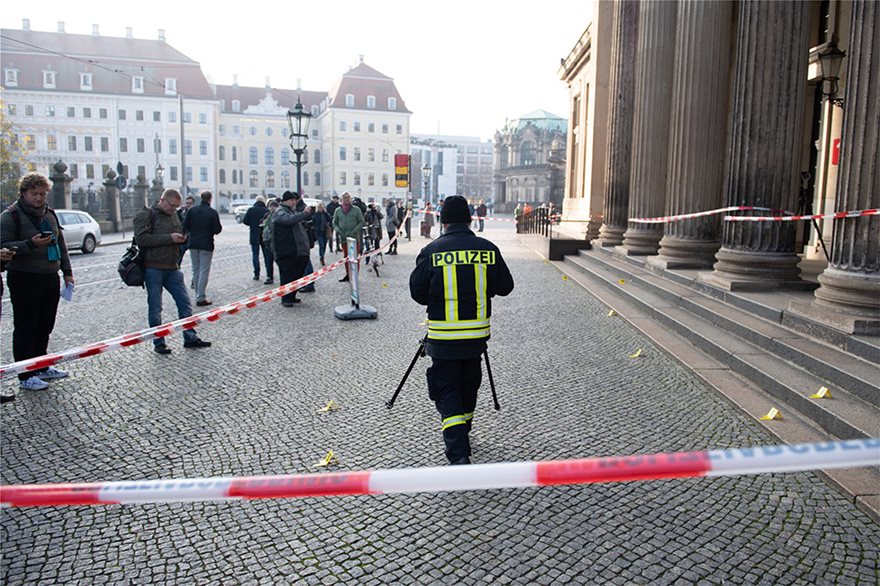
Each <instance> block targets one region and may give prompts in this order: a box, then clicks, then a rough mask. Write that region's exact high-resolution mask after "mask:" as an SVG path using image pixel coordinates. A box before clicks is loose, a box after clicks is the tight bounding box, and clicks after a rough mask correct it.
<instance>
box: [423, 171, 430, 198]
mask: <svg viewBox="0 0 880 586" xmlns="http://www.w3.org/2000/svg"><path fill="white" fill-rule="evenodd" d="M422 181H424V183H425V189H424V192H425V203H431V197H430V193H429V191H428V188H429V187H430V185H431V166H430V165H429V164H428V163H425V166H424V167H422Z"/></svg>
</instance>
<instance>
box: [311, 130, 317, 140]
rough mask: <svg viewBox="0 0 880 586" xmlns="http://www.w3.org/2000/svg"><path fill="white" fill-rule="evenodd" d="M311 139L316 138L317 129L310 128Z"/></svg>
mask: <svg viewBox="0 0 880 586" xmlns="http://www.w3.org/2000/svg"><path fill="white" fill-rule="evenodd" d="M312 138H313V139H317V138H318V129H317V128H312Z"/></svg>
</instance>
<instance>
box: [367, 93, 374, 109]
mask: <svg viewBox="0 0 880 586" xmlns="http://www.w3.org/2000/svg"><path fill="white" fill-rule="evenodd" d="M375 107H376V96H367V108H370V109H374V108H375Z"/></svg>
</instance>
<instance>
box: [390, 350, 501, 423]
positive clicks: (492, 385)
mask: <svg viewBox="0 0 880 586" xmlns="http://www.w3.org/2000/svg"><path fill="white" fill-rule="evenodd" d="M427 346H428V336H427V335H425V337H424V338H422V339H421V340H419V347H418V349H417V350H416V355H415V356H413V359H412V362H410V363H409V368H407V369H406V372H405V373H404V374H403V379H401V381H400V384H399V385H397V390H395V391H394V395H392V397H391V398H390V399H389V400H387V401H385V406H386V407H388V408H389V409H391V408H392V407H394V401H396V400H397V395H399V394H400V389H402V388H403V385H404V383H405V382H406V379H407V378H409V373H411V372H412V369H413V367H414V366H415V365H416V362H418V360H419V358H421V357H422V356H424V355H425V350H426V348H427ZM483 358H485V359H486V372H487V373H488V374H489V388H491V389H492V402H493V403H494V404H495V410H496V411H500V410H501V404H500V403H498V394H497V393H496V392H495V379H494V378H493V377H492V366H491V365H490V364H489V351H488V350H483Z"/></svg>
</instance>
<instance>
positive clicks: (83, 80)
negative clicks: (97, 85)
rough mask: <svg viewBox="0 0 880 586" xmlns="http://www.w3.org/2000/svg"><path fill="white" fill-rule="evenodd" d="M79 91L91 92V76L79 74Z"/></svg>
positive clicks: (89, 74)
mask: <svg viewBox="0 0 880 586" xmlns="http://www.w3.org/2000/svg"><path fill="white" fill-rule="evenodd" d="M79 89H81V90H91V89H92V74H91V73H80V74H79Z"/></svg>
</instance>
